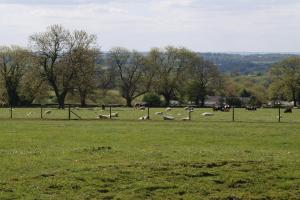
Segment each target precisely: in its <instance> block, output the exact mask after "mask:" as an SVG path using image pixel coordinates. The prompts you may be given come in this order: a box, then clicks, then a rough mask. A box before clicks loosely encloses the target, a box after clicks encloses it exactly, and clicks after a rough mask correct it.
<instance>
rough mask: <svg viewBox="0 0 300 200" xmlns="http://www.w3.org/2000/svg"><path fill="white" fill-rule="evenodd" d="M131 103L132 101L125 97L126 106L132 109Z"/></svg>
mask: <svg viewBox="0 0 300 200" xmlns="http://www.w3.org/2000/svg"><path fill="white" fill-rule="evenodd" d="M131 103H132V99H131V98H130V97H126V106H127V107H132V105H131Z"/></svg>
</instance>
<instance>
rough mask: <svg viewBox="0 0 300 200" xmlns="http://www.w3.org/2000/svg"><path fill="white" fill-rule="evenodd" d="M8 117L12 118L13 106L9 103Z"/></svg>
mask: <svg viewBox="0 0 300 200" xmlns="http://www.w3.org/2000/svg"><path fill="white" fill-rule="evenodd" d="M10 118H11V119H12V118H13V106H12V105H10Z"/></svg>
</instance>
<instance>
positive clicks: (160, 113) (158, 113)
mask: <svg viewBox="0 0 300 200" xmlns="http://www.w3.org/2000/svg"><path fill="white" fill-rule="evenodd" d="M163 114H164V113H163V112H156V113H155V115H163Z"/></svg>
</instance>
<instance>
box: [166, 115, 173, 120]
mask: <svg viewBox="0 0 300 200" xmlns="http://www.w3.org/2000/svg"><path fill="white" fill-rule="evenodd" d="M163 118H164V120H174V119H175V117H172V116H163Z"/></svg>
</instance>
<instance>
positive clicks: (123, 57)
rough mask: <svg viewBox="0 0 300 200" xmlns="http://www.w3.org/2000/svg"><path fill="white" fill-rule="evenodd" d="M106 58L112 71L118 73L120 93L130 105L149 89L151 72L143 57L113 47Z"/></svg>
mask: <svg viewBox="0 0 300 200" xmlns="http://www.w3.org/2000/svg"><path fill="white" fill-rule="evenodd" d="M108 59H109V66H110V67H112V68H113V70H112V71H115V72H116V73H117V74H118V80H117V84H118V87H119V90H120V94H121V96H122V97H123V98H124V99H125V100H126V105H127V106H129V107H130V106H132V101H133V100H134V99H135V98H137V97H139V96H141V95H143V94H145V93H147V92H148V91H149V88H150V86H151V82H152V78H153V72H152V71H151V70H149V65H148V64H147V60H146V59H145V57H144V56H143V55H142V54H140V53H138V52H136V51H133V52H130V51H128V50H127V49H124V48H114V49H112V50H110V52H109V58H108Z"/></svg>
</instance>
